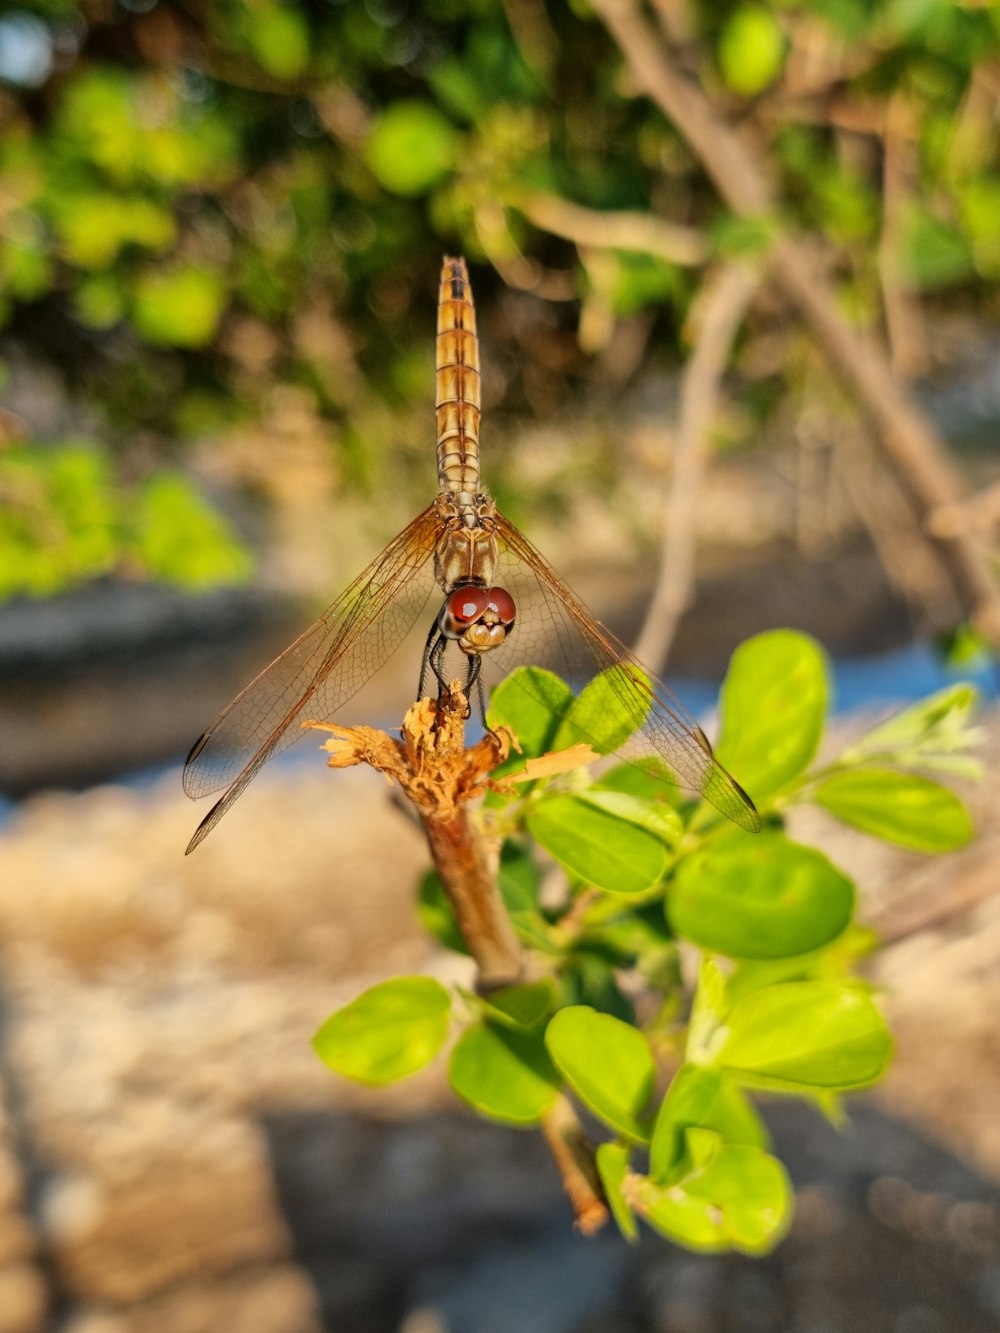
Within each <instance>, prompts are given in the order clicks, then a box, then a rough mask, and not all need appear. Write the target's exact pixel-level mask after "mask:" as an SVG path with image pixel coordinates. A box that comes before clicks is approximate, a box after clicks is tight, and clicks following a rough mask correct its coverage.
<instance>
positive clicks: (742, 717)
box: [716, 629, 830, 800]
mask: <svg viewBox="0 0 1000 1333" xmlns="http://www.w3.org/2000/svg"><path fill="white" fill-rule="evenodd" d="M828 677H829V665H828V662H827V657H826V654H825V653H824V652H823V650H822V648H821V647H820V646H819V644H818V643H816V641H815V640H814V639H810V638H809V636H808V635H806V634H800V633H798V631H797V630H789V629H782V630H770V631H768V632H767V633H766V634H758V635H756V636H755V637H754V638H752V639H747V640H746V642H745V643H742V644H741V645H740V646H739V648H737V649H736V651H735V653H733V656H732V660H731V661H730V663H729V670H728V672H727V673H726V679H725V681H724V682H723V685H722V694H721V698H720V702H721V708H722V735H721V736H720V738H719V743H718V745H717V746H716V754H717V756H718V759H719V761H720V762H721V763H722V764H724V765H725V766H726V768H728V769H730V770H731V771H732V772H733V773H735V774H736V776H737V777H738V778H739V781H740V783H741V784H742V785H743V786H744V787H746V789H747V790H748V791H749V792H750V794H751V795H752V796H753V797H754V799H755V800H759V799H761V798H763V797H765V796H770V795H771V794H772V793H773V792H776V791H778V790H780V789H781V788H782V787H784V786H785V785H786V784H787V783H789V782H791V781H792V779H793V778H797V777H798V776H799V774H800V773H802V772H803V771H804V769H805V768H806V767H807V766H808V764H809V762H810V760H811V759H812V758H813V756H814V755H815V753H816V749H817V747H818V745H819V742H820V737H821V736H822V734H823V722H824V719H825V717H826V709H827V704H828V702H829V696H830V687H829V683H828Z"/></svg>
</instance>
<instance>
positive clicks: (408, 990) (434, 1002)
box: [313, 977, 451, 1084]
mask: <svg viewBox="0 0 1000 1333" xmlns="http://www.w3.org/2000/svg"><path fill="white" fill-rule="evenodd" d="M450 1014H451V996H450V995H449V994H448V992H447V991H446V990H445V988H444V987H443V986H442V985H441V984H440V983H439V982H437V981H434V980H433V979H432V978H431V977H396V978H395V979H394V980H392V981H383V982H382V983H381V984H380V985H378V986H372V987H371V989H370V990H366V991H364V992H363V993H362V994H361V995H359V996H358V997H357V999H355V1000H352V1001H351V1003H350V1004H348V1005H345V1006H344V1008H343V1009H338V1010H337V1012H336V1013H334V1014H331V1015H330V1017H329V1018H328V1019H327V1020H326V1022H325V1023H324V1024H323V1025H322V1027H321V1028H320V1029H319V1030H318V1031H317V1033H316V1035H315V1036H314V1037H313V1047H314V1049H315V1051H316V1054H317V1055H318V1056H319V1058H320V1059H321V1060H322V1061H323V1063H324V1064H325V1065H328V1066H329V1067H330V1068H331V1069H333V1070H336V1072H337V1073H338V1074H343V1075H344V1076H345V1077H346V1078H353V1079H355V1080H356V1081H357V1082H359V1083H374V1084H379V1083H392V1082H394V1081H395V1080H396V1079H400V1078H405V1077H406V1075H407V1074H412V1073H414V1072H415V1071H416V1070H418V1069H423V1067H424V1065H427V1064H430V1062H431V1060H433V1059H434V1057H435V1055H437V1053H438V1051H439V1050H440V1049H441V1047H442V1046H443V1045H444V1042H445V1038H446V1037H447V1036H448V1020H449V1017H450Z"/></svg>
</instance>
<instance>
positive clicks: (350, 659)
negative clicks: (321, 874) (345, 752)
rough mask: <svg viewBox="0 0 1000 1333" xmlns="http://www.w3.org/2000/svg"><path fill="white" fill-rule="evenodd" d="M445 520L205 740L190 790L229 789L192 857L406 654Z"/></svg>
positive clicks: (376, 575)
mask: <svg viewBox="0 0 1000 1333" xmlns="http://www.w3.org/2000/svg"><path fill="white" fill-rule="evenodd" d="M437 537H438V518H437V514H436V511H435V509H434V507H433V506H431V507H430V508H428V509H426V510H425V511H424V512H423V513H422V514H420V515H419V516H418V517H417V518H415V519H414V520H413V522H412V523H411V524H410V525H409V527H407V528H405V529H404V530H403V531H402V532H401V533H400V534H399V536H397V537H395V538H394V539H393V541H391V542H390V543H389V545H388V546H387V547H386V548H385V550H384V551H383V552H382V554H381V555H379V556H378V557H376V559H375V560H373V561H372V563H371V564H370V565H369V566H368V567H367V569H365V570H363V571H362V572H361V574H359V575H358V577H357V578H356V579H355V580H354V582H353V583H352V584H351V585H350V587H348V588H347V589H345V591H344V592H343V593H342V594H341V595H340V597H338V598H337V600H336V601H335V602H334V603H333V605H332V606H330V607H329V608H328V609H327V610H326V611H325V612H324V613H323V615H322V616H320V617H319V619H318V620H316V621H315V622H314V623H313V624H312V625H310V627H309V628H308V629H307V630H306V631H305V632H304V633H303V634H301V635H300V636H299V638H297V639H296V640H295V642H294V643H293V644H291V645H290V646H289V647H288V648H286V649H285V651H284V652H283V653H282V654H281V656H280V657H278V658H276V659H275V660H274V661H273V662H272V663H271V664H270V666H267V667H265V668H264V670H263V671H262V672H261V673H260V675H258V676H256V677H255V678H254V679H253V680H252V681H251V682H250V684H249V685H247V686H246V688H245V689H244V690H242V691H241V692H240V693H239V694H238V695H237V696H236V698H235V699H234V700H233V701H232V703H231V704H229V706H228V707H227V708H226V709H225V711H224V712H223V713H222V714H221V715H220V716H219V718H218V719H217V720H216V721H215V722H214V723H213V724H212V726H211V727H209V729H208V731H206V732H205V734H204V735H203V736H202V737H201V738H200V740H198V741H197V742H196V743H195V745H194V748H193V749H192V751H191V753H190V755H189V756H188V759H187V763H186V764H185V766H184V790H185V791H186V792H187V794H188V795H189V796H191V797H199V796H207V795H208V794H209V793H211V792H214V791H218V790H220V789H221V788H223V787H225V788H226V792H225V794H224V796H223V797H222V799H221V800H220V801H219V802H218V803H217V804H216V805H215V806H213V808H212V809H211V810H210V811H209V813H208V815H207V816H206V818H205V819H204V820H203V821H202V823H201V825H200V826H199V828H198V831H197V832H196V833H195V836H194V837H193V838H192V840H191V842H190V844H189V846H188V851H192V850H193V849H194V848H195V847H196V846H197V845H198V843H199V842H201V840H202V839H203V838H204V837H205V836H206V834H208V833H209V832H210V830H211V829H213V828H214V827H215V825H216V824H217V823H218V821H219V820H220V819H221V818H222V816H223V815H224V814H225V813H226V811H227V810H228V809H229V807H230V806H231V805H232V803H233V802H234V801H235V800H236V798H237V797H238V796H239V795H240V794H241V793H242V792H243V791H244V789H245V788H246V786H247V784H248V783H249V782H250V781H251V780H252V779H253V778H254V777H255V776H256V775H257V773H258V772H259V771H260V769H261V768H262V767H263V765H264V764H265V763H267V761H268V760H269V759H271V758H273V756H274V755H276V754H280V753H281V751H282V750H285V749H287V748H288V746H289V745H291V744H293V743H294V742H295V741H296V740H298V739H299V738H300V736H301V735H302V732H301V726H300V724H301V723H302V722H304V721H329V720H331V719H332V717H333V715H334V714H335V713H336V712H337V710H338V709H339V708H340V707H342V705H343V704H345V703H346V702H347V701H348V700H349V699H350V698H351V697H352V696H353V695H354V694H356V693H357V692H358V690H360V689H361V687H362V686H363V685H364V684H366V682H367V681H368V680H370V679H371V677H372V676H373V675H374V674H375V673H376V671H378V670H379V668H380V667H381V666H382V665H383V664H384V663H385V661H386V660H387V659H388V658H389V656H390V655H391V654H392V653H393V652H394V651H395V650H396V648H398V647H399V645H400V644H401V643H402V641H403V639H404V638H405V637H406V635H407V634H408V633H409V631H410V630H411V629H412V628H413V626H414V624H415V623H416V620H417V617H418V616H419V615H420V612H421V611H422V610H423V608H424V606H425V605H426V603H427V598H428V596H429V595H430V592H431V590H432V588H433V586H434V575H433V563H432V559H431V557H432V556H433V554H434V549H435V546H436V544H437Z"/></svg>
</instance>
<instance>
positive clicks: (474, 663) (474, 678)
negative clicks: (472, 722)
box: [465, 653, 489, 731]
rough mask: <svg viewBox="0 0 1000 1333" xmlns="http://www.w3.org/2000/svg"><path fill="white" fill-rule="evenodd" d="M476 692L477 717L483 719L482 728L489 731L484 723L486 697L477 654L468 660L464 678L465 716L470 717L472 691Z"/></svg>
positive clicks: (480, 664)
mask: <svg viewBox="0 0 1000 1333" xmlns="http://www.w3.org/2000/svg"><path fill="white" fill-rule="evenodd" d="M473 690H475V691H476V698H477V699H478V700H479V716H480V717H481V718H482V719H483V726H484V727H486V730H487V731H489V726H487V723H486V695H485V694H484V692H483V659H482V657H480V656H479V654H478V653H477V654H476V655H475V656H474V657H470V658H469V670H468V673H467V675H466V677H465V697H466V699H467V700H468V707H467V708H466V712H465V716H466V717H471V716H472V691H473Z"/></svg>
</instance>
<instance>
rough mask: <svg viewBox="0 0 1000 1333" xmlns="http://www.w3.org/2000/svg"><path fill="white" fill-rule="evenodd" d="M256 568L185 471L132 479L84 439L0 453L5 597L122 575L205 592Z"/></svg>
mask: <svg viewBox="0 0 1000 1333" xmlns="http://www.w3.org/2000/svg"><path fill="white" fill-rule="evenodd" d="M250 572H251V562H250V558H249V556H248V554H247V552H246V551H245V549H244V548H243V546H242V545H241V544H240V543H239V542H238V541H237V540H236V539H235V537H234V536H233V535H232V533H231V532H230V531H229V529H228V528H227V526H226V524H225V523H224V522H223V521H222V520H221V519H220V518H219V516H218V515H217V514H216V513H215V512H214V511H213V510H212V509H211V507H210V506H209V504H208V503H207V501H206V500H205V499H204V497H203V496H202V495H201V494H200V492H199V491H198V489H197V487H196V486H195V485H194V483H193V482H192V481H191V480H190V479H189V478H187V477H185V476H183V475H181V474H180V473H177V472H171V471H169V470H166V469H164V470H161V471H159V472H157V473H155V474H154V475H153V476H151V477H149V478H148V479H147V480H146V481H145V482H144V483H143V484H142V485H140V486H138V487H132V486H127V485H125V484H123V483H122V482H120V481H119V480H118V478H117V477H116V474H115V470H114V467H113V466H112V463H111V460H110V459H109V457H108V455H107V453H106V452H104V451H102V450H101V449H99V448H98V447H96V446H94V445H92V444H90V443H88V442H86V441H79V442H76V441H64V442H61V443H59V444H56V445H52V444H31V445H24V444H22V445H17V446H12V447H9V448H7V449H5V450H4V451H2V452H0V597H13V596H17V595H22V596H30V597H47V596H52V595H53V594H54V593H57V592H61V591H63V590H64V589H66V588H69V587H72V586H73V585H74V584H77V583H82V582H84V581H86V580H88V579H95V578H101V577H103V576H105V575H109V574H115V573H116V574H119V575H122V576H126V577H131V578H147V579H158V580H162V581H164V582H167V583H174V584H177V585H179V586H181V587H184V588H189V589H191V590H198V589H203V588H208V587H211V586H212V585H214V584H217V583H221V582H240V581H242V580H243V579H245V578H247V577H248V576H249V574H250Z"/></svg>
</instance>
